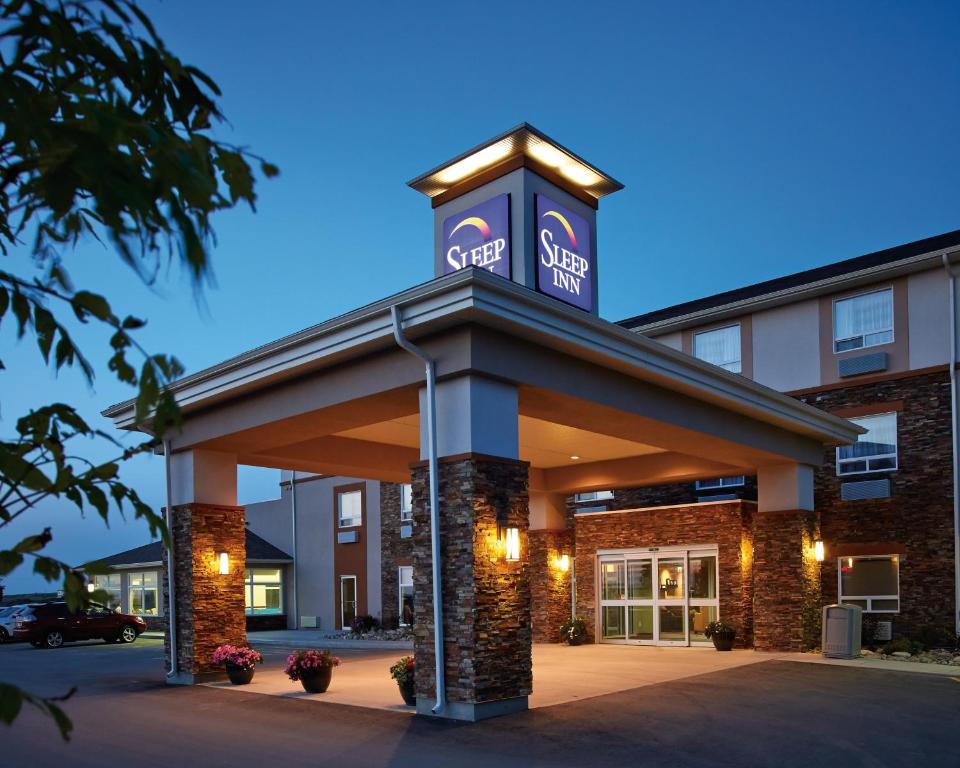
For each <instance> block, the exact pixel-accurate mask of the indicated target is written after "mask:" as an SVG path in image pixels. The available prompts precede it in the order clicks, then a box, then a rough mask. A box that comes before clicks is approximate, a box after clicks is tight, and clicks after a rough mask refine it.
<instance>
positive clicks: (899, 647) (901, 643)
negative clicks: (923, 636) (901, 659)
mask: <svg viewBox="0 0 960 768" xmlns="http://www.w3.org/2000/svg"><path fill="white" fill-rule="evenodd" d="M922 651H923V644H922V643H918V642H917V641H916V640H911V639H910V638H908V637H898V638H897V639H896V640H891V641H890V642H889V643H887V644H886V645H884V646H883V647H882V648H881V649H880V652H881V653H884V654H886V655H887V656H889V655H890V654H892V653H904V652H906V653H909V654H911V655H916V654H918V653H921V652H922Z"/></svg>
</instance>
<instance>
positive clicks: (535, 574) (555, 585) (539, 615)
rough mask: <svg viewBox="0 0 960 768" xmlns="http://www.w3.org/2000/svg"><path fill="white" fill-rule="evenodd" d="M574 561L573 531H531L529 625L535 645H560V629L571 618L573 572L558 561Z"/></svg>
mask: <svg viewBox="0 0 960 768" xmlns="http://www.w3.org/2000/svg"><path fill="white" fill-rule="evenodd" d="M563 553H566V554H567V555H569V556H570V558H571V562H572V560H573V555H574V552H573V531H572V530H570V529H566V530H537V531H530V549H529V556H528V558H527V559H528V560H529V562H530V622H531V625H532V630H533V642H535V643H559V642H560V626H561V625H562V624H563V622H565V621H566V620H567V619H569V618H570V571H562V570H561V569H560V568H559V567H558V565H557V559H558V558H559V556H560V555H561V554H563Z"/></svg>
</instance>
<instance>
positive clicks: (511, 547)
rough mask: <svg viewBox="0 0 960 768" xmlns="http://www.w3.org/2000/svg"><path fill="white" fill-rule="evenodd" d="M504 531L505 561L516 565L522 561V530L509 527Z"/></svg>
mask: <svg viewBox="0 0 960 768" xmlns="http://www.w3.org/2000/svg"><path fill="white" fill-rule="evenodd" d="M502 531H503V559H504V560H506V561H507V562H508V563H515V562H517V561H518V560H519V559H520V529H519V528H514V527H513V526H508V527H506V528H503V529H502Z"/></svg>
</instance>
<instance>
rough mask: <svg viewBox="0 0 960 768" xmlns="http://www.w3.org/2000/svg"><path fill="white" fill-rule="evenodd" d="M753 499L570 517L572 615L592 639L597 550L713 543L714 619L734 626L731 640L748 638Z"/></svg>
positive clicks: (594, 636)
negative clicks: (715, 574)
mask: <svg viewBox="0 0 960 768" xmlns="http://www.w3.org/2000/svg"><path fill="white" fill-rule="evenodd" d="M754 506H755V505H754V504H752V503H750V502H748V501H727V502H719V503H717V504H700V505H697V506H681V507H667V508H658V509H638V510H633V511H627V512H615V513H601V514H586V515H578V516H577V517H576V521H575V522H576V542H577V563H576V579H577V595H576V604H577V615H578V616H582V617H583V618H584V619H585V620H586V622H587V632H588V635H589V638H590V640H591V641H595V640H596V639H597V632H596V623H597V620H598V611H597V551H598V550H603V549H625V548H633V547H637V548H643V547H670V546H689V545H696V544H716V545H717V550H718V552H717V554H718V557H719V563H718V566H719V571H720V584H719V594H718V597H719V600H720V618H721V619H722V620H723V621H726V622H730V623H732V624H735V625H736V626H737V628H738V629H739V633H738V637H737V645H738V646H740V647H749V646H750V645H751V644H752V638H753V634H752V633H753V592H752V589H753V586H752V571H751V550H752V545H751V523H752V519H753V516H754Z"/></svg>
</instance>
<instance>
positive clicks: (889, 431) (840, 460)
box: [837, 413, 897, 475]
mask: <svg viewBox="0 0 960 768" xmlns="http://www.w3.org/2000/svg"><path fill="white" fill-rule="evenodd" d="M850 421H852V422H853V423H854V424H859V425H860V426H861V427H866V429H867V432H866V433H865V434H863V435H860V436H859V437H857V442H855V443H854V444H853V445H841V446H840V447H839V448H837V474H838V475H854V474H859V473H861V472H883V471H887V470H891V469H896V468H897V414H896V413H880V414H877V415H876V416H863V417H861V418H858V419H850Z"/></svg>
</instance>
